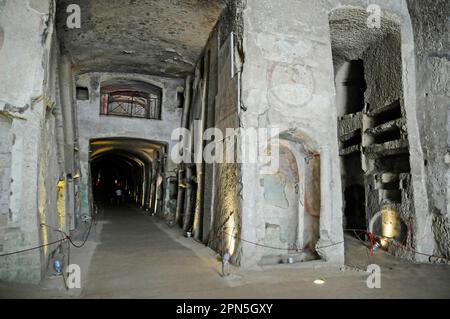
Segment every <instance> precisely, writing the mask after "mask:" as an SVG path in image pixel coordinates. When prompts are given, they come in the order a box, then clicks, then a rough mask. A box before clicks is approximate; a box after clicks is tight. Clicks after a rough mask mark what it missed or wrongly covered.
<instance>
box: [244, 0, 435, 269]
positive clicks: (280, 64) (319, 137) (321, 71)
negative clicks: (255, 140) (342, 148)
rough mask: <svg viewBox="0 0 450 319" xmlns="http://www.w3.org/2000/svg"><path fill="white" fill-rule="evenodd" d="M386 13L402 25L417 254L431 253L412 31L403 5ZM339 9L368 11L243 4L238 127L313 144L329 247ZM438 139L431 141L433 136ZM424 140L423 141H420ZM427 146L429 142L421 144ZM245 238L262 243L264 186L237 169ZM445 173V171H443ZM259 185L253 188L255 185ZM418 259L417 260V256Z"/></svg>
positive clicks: (338, 252) (335, 169)
mask: <svg viewBox="0 0 450 319" xmlns="http://www.w3.org/2000/svg"><path fill="white" fill-rule="evenodd" d="M373 4H378V5H379V6H380V7H381V9H382V14H383V12H386V13H389V15H390V16H395V17H397V18H398V21H400V32H401V51H402V53H401V54H402V86H403V95H404V99H405V111H406V115H407V118H408V123H407V126H408V135H409V149H410V154H411V160H410V162H411V163H410V164H411V176H412V182H411V183H412V186H413V189H414V199H413V200H414V207H415V214H416V217H417V226H416V227H417V229H416V234H415V235H417V246H416V248H417V249H418V250H420V251H422V252H425V253H432V252H433V246H434V243H433V240H432V239H430V238H428V237H427V236H425V234H426V233H427V232H428V233H429V231H430V227H431V225H430V221H431V216H430V213H429V209H428V197H427V193H426V186H425V182H424V178H423V177H424V169H423V153H422V145H421V144H420V142H421V141H422V142H424V136H420V133H419V124H420V125H422V122H419V121H418V115H417V114H416V111H417V109H416V94H415V83H416V77H415V72H414V66H415V55H414V42H413V41H414V39H413V33H412V26H411V21H410V17H409V12H408V7H407V4H406V2H405V1H373ZM342 7H353V8H359V9H361V10H364V11H366V9H367V3H366V2H364V1H360V0H347V1H340V2H338V1H334V0H330V1H306V0H302V1H293V0H281V1H270V0H258V1H257V0H248V1H246V6H245V9H244V11H243V22H244V23H243V30H244V33H243V43H244V45H243V51H244V53H245V63H244V67H243V75H242V100H241V104H242V105H243V106H244V109H245V110H246V111H245V112H242V114H241V116H240V120H241V124H242V126H243V127H277V128H279V129H280V131H285V130H292V131H293V132H294V134H296V135H297V136H299V137H300V139H301V140H303V141H304V143H305V144H308V142H307V141H308V140H309V141H311V140H312V142H313V143H312V144H315V145H317V146H318V147H317V148H318V149H317V151H318V152H319V153H320V159H321V213H320V240H319V242H318V244H317V246H318V247H320V246H327V245H330V244H333V243H339V242H340V241H342V240H343V232H342V214H343V212H342V191H341V182H340V180H341V176H340V167H339V157H338V143H337V135H336V131H337V127H336V124H337V123H336V122H337V117H336V116H337V113H336V106H335V88H334V71H333V62H332V53H331V41H330V30H329V20H328V17H329V16H328V15H329V13H330V12H331V11H332V10H334V9H336V8H342ZM433 134H436V133H433ZM425 140H426V138H425ZM425 143H426V142H425ZM242 172H243V173H242V174H243V177H242V179H243V182H242V183H243V190H242V194H244V198H243V200H242V205H243V209H242V237H244V238H246V239H247V240H251V241H254V242H262V241H263V240H264V237H265V224H264V220H263V219H262V218H261V216H260V213H259V212H260V211H261V203H262V202H263V198H262V197H261V196H262V194H263V189H262V185H261V183H260V182H259V181H260V180H261V176H260V175H259V173H258V171H257V168H256V166H254V165H253V166H252V165H247V164H244V165H243V168H242ZM441 172H442V171H441ZM255 181H256V182H255ZM242 249H243V256H245V258H243V260H244V259H245V260H246V264H248V265H251V264H255V263H257V262H258V260H260V257H261V251H262V249H259V248H257V247H255V246H254V245H251V244H246V243H243V244H242ZM319 254H320V256H321V257H322V259H323V260H325V261H329V262H336V263H342V262H343V257H344V250H343V245H335V246H332V247H328V248H325V249H319ZM416 259H418V260H420V258H419V256H416Z"/></svg>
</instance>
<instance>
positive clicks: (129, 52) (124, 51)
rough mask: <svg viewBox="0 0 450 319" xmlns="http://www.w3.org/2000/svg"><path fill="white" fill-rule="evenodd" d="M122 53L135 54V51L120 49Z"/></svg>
mask: <svg viewBox="0 0 450 319" xmlns="http://www.w3.org/2000/svg"><path fill="white" fill-rule="evenodd" d="M122 53H123V54H135V53H136V51H131V50H130V51H128V50H122Z"/></svg>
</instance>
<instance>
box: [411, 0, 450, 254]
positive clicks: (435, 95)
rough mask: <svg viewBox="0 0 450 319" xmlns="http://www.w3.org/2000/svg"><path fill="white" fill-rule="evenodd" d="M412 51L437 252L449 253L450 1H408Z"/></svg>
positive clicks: (418, 112)
mask: <svg viewBox="0 0 450 319" xmlns="http://www.w3.org/2000/svg"><path fill="white" fill-rule="evenodd" d="M407 2H408V8H409V12H410V15H411V22H412V27H413V33H414V49H415V55H416V66H415V67H416V77H417V79H418V81H417V82H416V93H417V95H416V97H417V120H418V123H419V127H420V143H421V145H422V148H423V154H424V166H425V167H424V169H425V174H426V187H427V195H428V200H429V211H430V214H431V216H432V220H431V221H430V223H431V224H432V228H433V236H429V237H430V238H433V237H434V239H435V244H436V246H435V250H436V251H435V252H436V254H437V255H444V256H446V257H447V258H448V257H449V256H450V238H449V236H450V224H449V219H450V200H449V193H450V168H449V165H450V118H449V114H450V113H449V112H450V102H449V101H450V100H449V99H450V84H449V74H450V51H449V50H450V38H449V36H448V34H449V32H450V23H449V20H448V19H449V17H448V12H449V11H450V2H449V1H445V0H437V1H420V0H408V1H407Z"/></svg>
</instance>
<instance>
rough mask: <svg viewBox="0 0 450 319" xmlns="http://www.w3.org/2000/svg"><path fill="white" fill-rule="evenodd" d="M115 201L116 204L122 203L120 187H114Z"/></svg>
mask: <svg viewBox="0 0 450 319" xmlns="http://www.w3.org/2000/svg"><path fill="white" fill-rule="evenodd" d="M115 193H116V202H117V204H121V203H122V190H121V189H120V188H118V189H116V192H115Z"/></svg>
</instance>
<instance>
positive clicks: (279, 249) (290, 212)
mask: <svg viewBox="0 0 450 319" xmlns="http://www.w3.org/2000/svg"><path fill="white" fill-rule="evenodd" d="M273 142H275V143H273ZM271 147H272V155H274V156H277V157H278V160H277V164H276V166H273V163H270V164H269V165H272V168H275V169H272V170H271V172H270V173H269V172H266V173H264V174H262V179H263V192H264V195H263V198H264V203H263V205H262V207H263V213H264V214H263V215H261V218H264V224H265V237H264V246H265V247H264V252H263V254H262V258H261V261H260V264H273V263H280V262H286V261H287V259H288V257H290V258H289V259H290V260H291V261H293V262H301V261H308V260H313V259H317V258H318V255H317V253H316V251H315V246H316V243H317V241H318V240H319V237H320V196H321V192H320V154H319V152H318V151H317V147H316V145H314V143H313V142H312V141H311V140H310V139H309V138H308V137H306V136H305V135H304V134H301V133H300V132H296V131H285V132H283V133H281V134H279V136H278V137H277V138H276V139H274V140H273V141H272V145H271ZM274 147H276V148H277V149H276V150H274Z"/></svg>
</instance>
